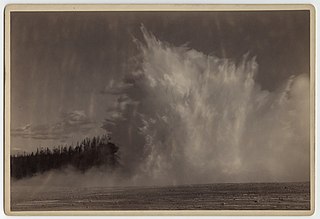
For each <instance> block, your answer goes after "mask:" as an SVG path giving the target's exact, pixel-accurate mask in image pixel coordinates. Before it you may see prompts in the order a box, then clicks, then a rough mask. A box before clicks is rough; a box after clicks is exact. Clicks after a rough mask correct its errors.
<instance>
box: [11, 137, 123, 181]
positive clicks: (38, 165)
mask: <svg viewBox="0 0 320 219" xmlns="http://www.w3.org/2000/svg"><path fill="white" fill-rule="evenodd" d="M118 150H119V147H118V146H116V145H115V144H114V143H112V142H111V139H110V137H108V136H106V135H103V136H102V137H100V136H97V137H93V138H86V139H84V140H83V141H82V142H80V143H79V142H78V143H77V144H76V146H75V147H74V146H69V147H67V146H59V147H54V148H53V149H52V150H50V148H48V147H47V148H43V147H41V148H37V151H36V152H32V153H28V154H26V153H24V154H21V155H12V156H10V167H11V168H10V172H11V177H13V178H16V179H21V178H24V177H31V176H34V175H36V174H39V173H44V172H46V171H49V170H52V169H61V168H65V167H66V166H73V167H74V168H76V169H77V170H79V171H81V172H85V171H86V170H88V169H90V168H92V167H105V168H106V169H114V168H116V167H117V166H119V160H120V158H119V156H118V155H117V152H118Z"/></svg>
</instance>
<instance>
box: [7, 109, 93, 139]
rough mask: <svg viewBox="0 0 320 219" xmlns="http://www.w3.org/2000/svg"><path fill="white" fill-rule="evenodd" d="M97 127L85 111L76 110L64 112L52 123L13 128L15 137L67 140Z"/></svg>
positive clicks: (12, 131)
mask: <svg viewBox="0 0 320 219" xmlns="http://www.w3.org/2000/svg"><path fill="white" fill-rule="evenodd" d="M95 127H96V123H95V122H93V121H92V120H91V119H90V118H89V117H88V116H87V115H86V114H85V112H84V111H81V110H75V111H71V112H68V113H62V114H61V116H60V118H59V120H58V121H57V122H55V123H52V124H37V125H33V124H26V125H24V126H22V127H18V128H13V129H11V135H12V136H14V137H21V138H31V139H38V140H61V141H65V140H66V139H68V138H69V137H71V135H73V134H77V133H85V132H88V131H90V130H91V129H93V128H95Z"/></svg>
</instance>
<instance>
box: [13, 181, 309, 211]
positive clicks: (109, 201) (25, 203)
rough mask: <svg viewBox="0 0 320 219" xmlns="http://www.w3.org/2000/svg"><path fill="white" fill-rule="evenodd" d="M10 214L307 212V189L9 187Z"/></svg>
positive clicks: (270, 185)
mask: <svg viewBox="0 0 320 219" xmlns="http://www.w3.org/2000/svg"><path fill="white" fill-rule="evenodd" d="M11 209H12V211H43V210H178V209H180V210H181V209H184V210H308V209H310V185H309V183H231V184H205V185H183V186H172V187H113V188H110V187H80V188H74V187H50V188H44V187H28V186H12V188H11Z"/></svg>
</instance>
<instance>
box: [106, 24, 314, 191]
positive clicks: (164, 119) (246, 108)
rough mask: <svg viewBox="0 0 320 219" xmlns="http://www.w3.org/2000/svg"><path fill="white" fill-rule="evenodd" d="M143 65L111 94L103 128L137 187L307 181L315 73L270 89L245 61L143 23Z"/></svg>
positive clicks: (112, 84) (109, 88)
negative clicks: (177, 42) (174, 39)
mask: <svg viewBox="0 0 320 219" xmlns="http://www.w3.org/2000/svg"><path fill="white" fill-rule="evenodd" d="M141 30H142V32H143V36H144V42H143V43H142V42H136V43H137V45H138V48H139V50H140V51H141V57H139V58H137V65H138V68H137V69H138V70H136V71H134V72H131V73H129V74H128V75H126V76H125V77H124V78H123V80H122V81H120V82H115V81H112V82H110V83H109V85H108V86H107V89H106V91H107V92H109V94H112V95H114V96H115V97H116V101H115V104H114V106H113V107H112V108H110V109H109V110H108V112H109V114H108V118H107V119H106V122H105V124H104V127H105V128H106V129H107V130H108V131H111V132H112V135H113V137H114V139H116V141H117V142H118V143H119V145H120V150H121V158H122V163H123V167H124V169H126V170H127V173H128V176H129V177H130V179H131V180H130V182H133V184H154V185H159V184H185V183H210V182H253V181H255V182H257V181H307V180H309V148H310V147H309V78H308V75H304V74H301V75H298V76H295V77H294V76H291V77H290V78H288V80H287V82H286V83H284V84H283V86H282V87H280V88H278V89H277V90H274V91H267V90H263V89H261V87H260V86H259V84H258V83H257V82H256V81H255V75H256V74H257V73H258V63H257V62H256V59H255V57H250V56H249V55H244V57H243V59H242V61H241V62H240V63H236V62H235V61H233V60H232V59H222V58H218V57H215V56H212V55H206V54H203V53H202V52H199V51H196V50H194V49H191V48H188V47H187V46H173V45H170V44H169V43H165V42H161V41H159V40H158V39H156V37H155V36H153V35H152V34H151V33H150V32H148V31H147V30H146V29H145V28H144V27H142V28H141Z"/></svg>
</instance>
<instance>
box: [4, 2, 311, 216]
mask: <svg viewBox="0 0 320 219" xmlns="http://www.w3.org/2000/svg"><path fill="white" fill-rule="evenodd" d="M276 10H281V11H285V10H309V11H310V91H309V92H310V210H129V211H128V210H117V211H113V210H101V211H94V210H87V211H82V210H81V211H77V210H70V211H11V209H10V118H11V117H10V116H11V115H10V107H11V105H10V104H11V101H10V95H11V93H10V92H11V87H10V85H11V82H10V76H11V66H10V48H11V46H10V45H11V44H10V43H11V42H10V33H11V29H10V28H11V27H10V14H11V12H59V11H61V12H67V11H70V12H72V11H87V12H90V11H92V12H93V11H276ZM4 21H5V22H4V28H5V33H4V157H3V158H4V212H5V214H6V215H17V216H18V215H26V216H31V215H43V216H47V215H52V216H53V215H55V216H62V215H63V216H67V215H69V216H78V215H79V216H80V215H83V216H89V215H110V216H111V215H118V216H129V215H132V216H142V215H154V216H156V215H158V216H165V215H166V216H169V215H170V216H182V215H188V216H195V215H197V216H199V215H201V216H209V215H210V216H211V215H224V216H231V215H252V216H271V215H272V216H274V215H288V216H289V215H296V216H302V215H303V216H308V215H312V214H313V213H314V211H315V57H316V55H315V46H316V44H315V39H316V32H315V7H314V6H313V5H312V4H228V5H225V4H9V5H7V6H6V7H5V10H4Z"/></svg>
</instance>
